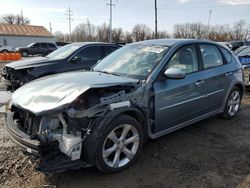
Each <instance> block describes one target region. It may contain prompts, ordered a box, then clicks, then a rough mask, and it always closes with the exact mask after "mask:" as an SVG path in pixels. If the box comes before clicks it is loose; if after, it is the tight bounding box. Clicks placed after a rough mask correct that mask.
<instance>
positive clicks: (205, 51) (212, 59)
mask: <svg viewBox="0 0 250 188" xmlns="http://www.w3.org/2000/svg"><path fill="white" fill-rule="evenodd" d="M200 50H201V56H202V59H203V64H204V69H208V68H212V67H217V66H220V65H223V59H222V56H221V53H220V51H219V49H218V48H217V47H216V46H212V45H208V44H204V45H200Z"/></svg>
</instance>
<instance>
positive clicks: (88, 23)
mask: <svg viewBox="0 0 250 188" xmlns="http://www.w3.org/2000/svg"><path fill="white" fill-rule="evenodd" d="M86 25H87V27H88V32H89V37H88V38H89V40H90V26H91V23H90V21H89V19H87V24H86Z"/></svg>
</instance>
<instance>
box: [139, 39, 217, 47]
mask: <svg viewBox="0 0 250 188" xmlns="http://www.w3.org/2000/svg"><path fill="white" fill-rule="evenodd" d="M189 43H209V44H216V45H217V43H216V42H213V41H209V40H202V39H154V40H145V41H140V42H137V44H153V45H166V46H175V45H178V44H189Z"/></svg>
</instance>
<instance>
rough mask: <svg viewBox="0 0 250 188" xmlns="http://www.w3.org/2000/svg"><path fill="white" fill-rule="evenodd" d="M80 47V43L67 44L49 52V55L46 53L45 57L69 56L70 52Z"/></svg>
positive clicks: (60, 57)
mask: <svg viewBox="0 0 250 188" xmlns="http://www.w3.org/2000/svg"><path fill="white" fill-rule="evenodd" d="M81 47H82V44H81V43H72V44H68V45H65V46H63V47H61V48H59V49H57V50H55V51H54V52H52V53H50V54H49V55H47V57H49V58H53V59H64V58H66V57H68V56H70V55H71V54H72V53H74V52H75V51H77V50H78V49H79V48H81Z"/></svg>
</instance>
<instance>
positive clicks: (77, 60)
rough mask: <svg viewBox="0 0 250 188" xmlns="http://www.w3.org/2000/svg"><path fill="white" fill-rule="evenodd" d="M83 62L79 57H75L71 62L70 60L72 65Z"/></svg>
mask: <svg viewBox="0 0 250 188" xmlns="http://www.w3.org/2000/svg"><path fill="white" fill-rule="evenodd" d="M80 61H81V58H80V57H78V56H75V57H73V58H72V59H71V60H70V63H77V62H80Z"/></svg>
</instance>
